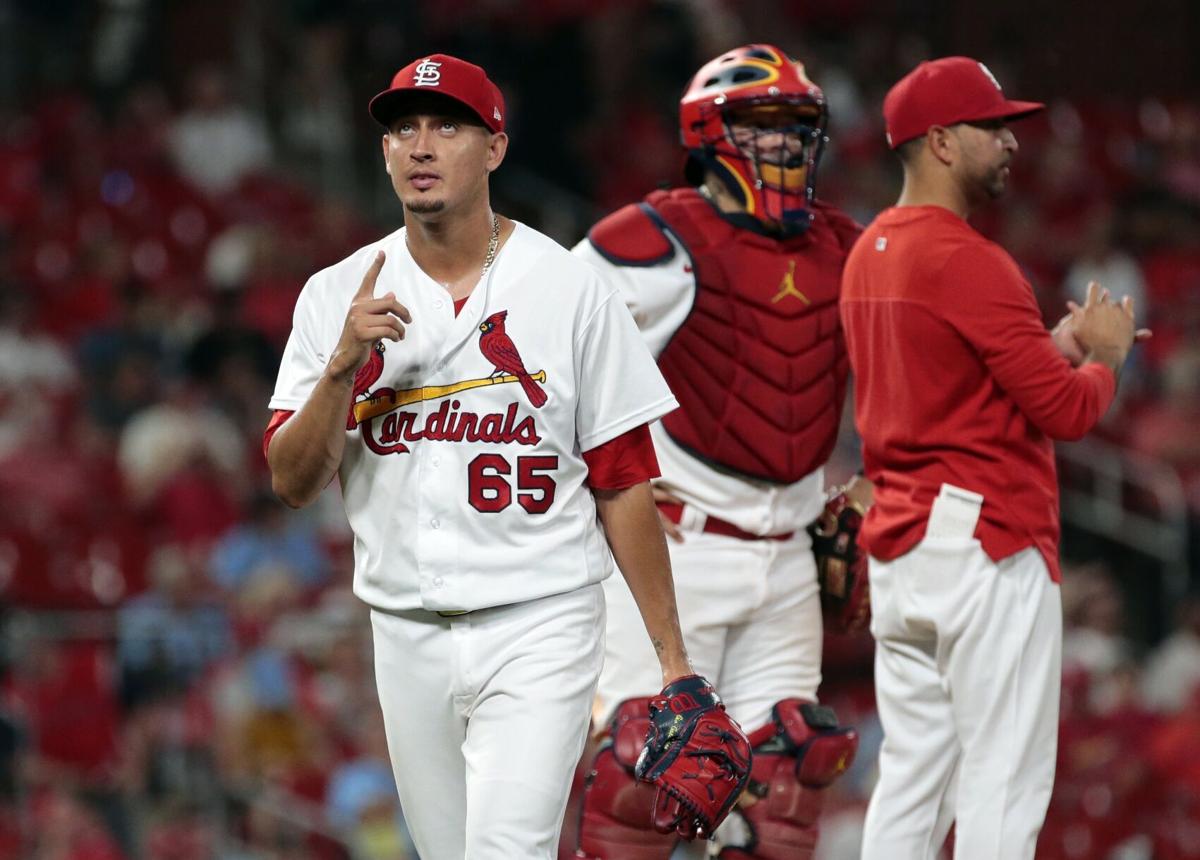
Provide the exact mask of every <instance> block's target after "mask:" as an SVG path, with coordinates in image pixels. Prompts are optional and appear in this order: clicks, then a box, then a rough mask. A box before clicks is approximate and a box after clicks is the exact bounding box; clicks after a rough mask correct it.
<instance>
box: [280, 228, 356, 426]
mask: <svg viewBox="0 0 1200 860" xmlns="http://www.w3.org/2000/svg"><path fill="white" fill-rule="evenodd" d="M376 247H377V246H376V245H370V246H368V247H366V248H363V249H361V250H359V251H358V252H357V253H356V254H355V255H354V256H353V257H352V258H351V259H350V260H348V261H346V262H347V263H349V264H350V265H349V267H347V266H346V265H345V264H342V265H341V268H349V270H350V271H351V272H353V271H356V270H357V269H356V264H357V263H360V262H361V269H362V272H363V274H365V273H366V271H367V268H368V266H369V265H370V261H371V259H372V257H373V256H374V251H375V249H376ZM343 277H344V275H343ZM353 298H354V296H353V290H351V291H349V292H348V291H347V290H346V289H345V285H339V284H338V282H337V279H336V278H334V276H333V273H332V270H330V269H324V270H322V271H320V272H317V273H316V274H315V275H313V276H312V277H311V278H309V279H308V283H306V284H305V285H304V289H303V290H301V291H300V295H299V297H298V298H297V299H296V309H295V311H294V312H293V313H292V333H291V335H289V337H288V342H287V346H286V347H284V350H283V359H282V361H281V362H280V364H279V376H278V377H277V378H276V380H275V393H274V394H273V395H272V396H271V402H270V407H271V408H272V409H287V410H289V411H293V412H294V411H296V410H298V409H299V408H300V407H301V406H303V405H304V403H305V401H306V400H308V397H309V395H310V394H312V391H313V389H314V388H315V387H316V385H317V382H319V381H320V379H321V374H322V373H324V372H325V365H326V363H327V362H328V361H329V353H330V350H332V349H333V348H334V347H335V346H336V345H337V342H338V339H339V338H340V337H341V332H342V326H343V325H344V324H345V319H346V312H347V311H348V310H349V309H350V302H351V301H353Z"/></svg>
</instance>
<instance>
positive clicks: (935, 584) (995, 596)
mask: <svg viewBox="0 0 1200 860" xmlns="http://www.w3.org/2000/svg"><path fill="white" fill-rule="evenodd" d="M869 565H870V578H871V613H872V620H871V632H872V633H873V634H874V636H875V640H876V650H875V692H876V698H877V701H878V705H879V717H880V721H881V722H882V724H883V731H884V735H885V737H884V742H883V749H882V751H881V752H880V757H879V782H878V784H877V785H876V786H875V791H874V793H873V794H872V795H871V804H870V807H869V808H868V810H867V820H866V824H865V829H864V833H863V850H862V858H863V860H929V858H933V857H936V856H937V853H938V850H939V849H940V847H941V845H942V842H943V841H944V840H945V838H946V833H947V831H948V830H949V828H950V824H951V822H953V821H955V819H957V827H956V828H955V846H954V856H955V857H956V858H961V860H1020V858H1032V857H1033V856H1034V848H1035V846H1036V843H1037V835H1038V831H1039V830H1040V829H1041V827H1042V821H1043V820H1044V818H1045V815H1046V806H1047V804H1048V803H1049V801H1050V792H1051V789H1052V788H1053V785H1054V760H1055V753H1056V751H1057V744H1058V696H1059V687H1060V682H1061V663H1062V602H1061V598H1060V594H1059V589H1058V586H1057V585H1056V584H1055V583H1054V582H1052V581H1051V579H1050V575H1049V573H1048V572H1047V570H1046V564H1045V562H1044V561H1043V559H1042V557H1041V556H1040V555H1039V554H1038V552H1037V551H1036V550H1035V549H1033V548H1030V549H1026V550H1023V551H1021V552H1019V553H1017V554H1016V555H1013V556H1010V557H1009V558H1006V559H1003V560H1002V561H1000V562H999V563H996V562H993V561H992V560H991V559H990V558H988V556H987V555H986V554H985V553H984V551H983V549H982V547H981V546H980V544H979V541H977V540H975V539H974V538H964V537H948V538H947V537H943V538H928V537H927V538H925V539H924V540H923V541H922V542H921V543H920V544H918V545H917V546H916V547H915V548H914V549H913V550H912V551H910V552H908V553H906V554H905V555H903V556H901V557H900V558H897V559H895V560H893V561H890V562H882V561H878V560H876V559H874V558H872V559H870V562H869Z"/></svg>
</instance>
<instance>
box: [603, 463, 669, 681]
mask: <svg viewBox="0 0 1200 860" xmlns="http://www.w3.org/2000/svg"><path fill="white" fill-rule="evenodd" d="M592 493H593V494H594V495H595V497H596V509H597V511H598V512H599V514H600V521H601V522H602V523H603V524H604V533H605V535H606V536H607V538H608V545H609V547H610V548H611V549H612V554H613V558H615V559H616V562H617V566H618V567H619V568H620V569H621V573H622V575H623V576H624V577H625V581H626V582H627V583H628V584H629V590H630V591H631V592H632V593H633V599H634V600H635V601H636V602H637V606H638V611H639V612H641V614H642V621H643V622H644V623H645V625H646V632H647V633H649V634H650V641H651V642H653V643H654V651H655V653H656V654H657V655H658V661H659V663H660V665H661V666H662V676H663V685H664V686H665V685H667V684H668V683H670V682H671V681H673V680H675V679H676V678H679V677H682V676H684V675H690V674H692V664H691V661H690V660H689V659H688V655H687V649H686V648H685V647H684V644H683V633H682V632H681V631H680V629H679V613H678V610H677V609H676V606H675V583H674V580H673V579H672V577H671V558H670V556H669V555H668V554H667V541H666V538H665V537H664V535H663V530H662V524H661V523H660V522H659V519H658V508H657V507H656V506H655V504H654V496H653V494H652V493H651V491H650V482H649V481H641V482H639V483H637V484H634V485H633V486H630V487H624V488H621V489H616V490H604V489H593V490H592Z"/></svg>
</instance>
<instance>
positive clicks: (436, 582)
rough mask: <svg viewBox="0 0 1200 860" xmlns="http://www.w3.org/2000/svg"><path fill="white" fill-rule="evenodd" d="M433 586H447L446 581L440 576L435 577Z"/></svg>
mask: <svg viewBox="0 0 1200 860" xmlns="http://www.w3.org/2000/svg"><path fill="white" fill-rule="evenodd" d="M433 584H434V585H435V586H437V587H438V588H441V587H442V586H443V585H445V584H446V580H444V579H442V578H441V577H440V576H435V577H434V578H433Z"/></svg>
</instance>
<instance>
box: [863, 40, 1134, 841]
mask: <svg viewBox="0 0 1200 860" xmlns="http://www.w3.org/2000/svg"><path fill="white" fill-rule="evenodd" d="M1042 107H1043V106H1042V105H1041V104H1037V103H1034V102H1018V101H1011V100H1009V99H1007V98H1005V96H1004V94H1003V92H1002V91H1001V89H1000V85H999V84H998V83H997V82H996V79H995V78H994V77H993V76H992V74H991V72H989V71H988V69H987V68H986V67H985V66H984V65H983V64H981V63H979V62H977V61H975V60H972V59H969V58H966V57H947V58H944V59H940V60H935V61H932V62H927V63H922V64H921V65H919V66H918V67H917V68H916V69H915V70H914V71H913V72H911V73H910V74H909V75H908V76H906V77H905V78H904V79H902V80H901V81H900V82H899V83H898V84H896V86H895V87H893V88H892V90H891V92H889V93H888V95H887V98H886V99H885V100H884V104H883V113H884V119H885V122H886V126H887V132H888V143H889V145H890V146H891V148H892V149H893V150H896V152H897V154H898V155H899V157H900V160H901V162H902V164H903V167H904V189H903V191H902V193H901V195H900V200H899V201H898V203H897V204H896V206H895V207H893V208H891V209H888V210H887V211H885V212H883V213H882V214H881V215H880V216H879V217H878V218H877V219H876V220H875V221H874V223H872V224H871V226H870V227H869V228H868V229H867V230H866V232H865V233H863V235H862V236H861V238H860V239H859V240H858V242H857V244H856V245H855V246H854V249H853V250H852V251H851V253H850V257H849V259H848V261H847V263H846V268H845V271H844V274H843V281H842V297H841V314H842V324H843V329H844V331H845V335H846V343H847V347H848V349H849V355H850V363H851V366H852V368H853V371H854V377H855V388H856V392H855V398H856V402H855V410H856V412H855V417H856V421H857V423H858V428H859V431H860V433H861V435H862V438H863V460H864V463H865V469H866V474H867V477H868V478H870V479H871V480H872V481H873V482H874V483H875V506H874V507H873V508H872V509H871V511H870V513H869V514H868V515H867V519H866V522H865V524H864V526H863V529H862V533H861V535H860V542H861V544H862V545H863V546H864V547H865V548H866V550H867V551H868V553H869V554H870V578H871V608H872V613H873V621H872V632H873V633H874V635H875V638H876V640H877V648H876V658H875V675H876V696H877V699H878V705H879V713H880V719H881V720H882V723H883V728H884V732H885V740H884V744H883V749H882V752H881V756H880V779H879V784H878V785H877V787H876V789H875V793H874V794H873V796H872V798H871V805H870V809H869V810H868V813H867V822H866V829H865V833H864V837H863V839H864V841H863V855H862V856H863V858H864V860H881V858H887V860H908V858H911V860H927V858H929V857H932V856H934V855H935V854H936V852H937V850H938V848H939V847H940V845H941V843H942V841H943V840H944V839H945V836H946V832H947V830H948V829H949V827H950V824H951V822H953V821H955V820H957V829H956V837H955V857H957V858H971V860H992V858H994V860H1012V859H1013V858H1032V857H1033V854H1034V848H1035V845H1036V842H1037V834H1038V831H1039V830H1040V829H1041V825H1042V820H1043V819H1044V817H1045V812H1046V805H1047V803H1048V802H1049V798H1050V791H1051V788H1052V786H1053V782H1054V759H1055V748H1056V740H1057V727H1058V692H1059V680H1060V679H1059V676H1060V662H1061V659H1060V655H1061V643H1062V622H1061V603H1060V598H1059V593H1058V587H1057V582H1058V578H1059V569H1058V536H1059V526H1058V486H1057V480H1056V476H1055V470H1054V450H1053V444H1052V441H1051V440H1053V439H1078V438H1079V437H1081V436H1083V435H1084V434H1085V433H1087V432H1088V431H1089V430H1090V429H1091V428H1092V427H1093V426H1094V425H1095V423H1096V422H1097V421H1098V420H1099V418H1100V416H1101V415H1103V414H1104V411H1105V410H1106V409H1107V408H1108V406H1109V404H1110V403H1111V402H1112V399H1113V395H1114V394H1115V391H1116V386H1117V377H1118V374H1119V372H1120V368H1121V365H1122V364H1123V363H1124V361H1125V357H1126V355H1127V353H1128V352H1129V349H1130V348H1131V346H1132V344H1133V341H1134V324H1133V307H1132V303H1131V302H1130V301H1129V300H1128V299H1126V300H1125V301H1123V302H1122V303H1120V304H1117V303H1114V302H1113V301H1110V300H1109V298H1108V296H1107V294H1106V293H1105V292H1104V291H1103V290H1102V289H1101V288H1100V287H1099V286H1098V285H1095V284H1093V285H1092V286H1091V287H1090V289H1089V295H1088V299H1087V303H1086V304H1085V305H1084V306H1083V307H1078V306H1072V308H1071V313H1070V314H1069V315H1068V316H1067V317H1066V318H1065V319H1064V321H1063V323H1062V324H1061V325H1060V326H1059V328H1058V329H1056V330H1055V332H1054V333H1053V334H1052V333H1051V332H1049V331H1047V330H1046V328H1045V327H1044V326H1043V325H1042V322H1041V314H1040V312H1039V310H1038V306H1037V304H1036V302H1035V301H1034V296H1033V291H1032V289H1031V288H1030V286H1029V284H1028V283H1027V282H1026V281H1025V279H1024V277H1023V276H1022V275H1021V271H1020V269H1019V268H1018V267H1017V265H1016V263H1014V262H1013V260H1012V258H1011V257H1010V256H1009V255H1008V254H1007V253H1006V252H1005V251H1004V250H1003V249H1002V248H1000V247H999V246H998V245H996V244H994V243H993V242H989V241H988V240H987V239H984V238H983V237H982V236H981V235H980V234H979V233H977V232H976V231H975V230H974V229H972V228H971V226H970V225H969V224H968V223H967V221H966V218H967V216H968V215H969V214H970V213H971V212H972V211H973V210H974V209H976V208H977V207H979V206H981V205H983V204H985V203H987V202H989V201H991V200H993V199H995V198H997V197H999V196H1000V195H1001V194H1002V193H1003V192H1004V189H1005V186H1006V184H1007V182H1008V175H1009V163H1010V162H1011V160H1012V158H1013V156H1014V155H1016V152H1017V141H1016V138H1015V137H1014V136H1013V133H1012V131H1010V130H1009V128H1008V125H1007V123H1008V122H1009V121H1011V120H1014V119H1017V118H1020V117H1023V116H1027V115H1029V114H1031V113H1035V112H1037V111H1039V110H1041V109H1042Z"/></svg>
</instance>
